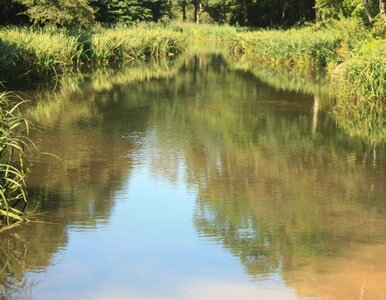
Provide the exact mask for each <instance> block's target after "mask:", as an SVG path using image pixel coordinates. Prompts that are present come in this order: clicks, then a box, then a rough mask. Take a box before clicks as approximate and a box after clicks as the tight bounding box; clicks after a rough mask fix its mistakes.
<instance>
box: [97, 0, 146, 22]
mask: <svg viewBox="0 0 386 300" xmlns="http://www.w3.org/2000/svg"><path fill="white" fill-rule="evenodd" d="M91 6H92V7H93V8H94V9H95V10H96V16H95V19H96V21H98V22H101V23H118V22H122V23H132V22H135V21H148V20H151V11H150V10H149V9H147V8H146V7H145V6H144V5H143V3H142V1H139V0H93V1H92V2H91Z"/></svg>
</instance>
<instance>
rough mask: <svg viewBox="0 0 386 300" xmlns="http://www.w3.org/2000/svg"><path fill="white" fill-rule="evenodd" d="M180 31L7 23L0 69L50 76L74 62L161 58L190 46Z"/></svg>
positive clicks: (10, 74) (11, 74)
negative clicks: (23, 26) (64, 27)
mask: <svg viewBox="0 0 386 300" xmlns="http://www.w3.org/2000/svg"><path fill="white" fill-rule="evenodd" d="M185 48H186V46H185V39H184V36H183V35H182V34H181V33H180V32H176V31H174V30H170V29H166V28H161V27H158V28H148V27H147V26H136V27H130V28H129V27H117V28H114V29H107V28H102V27H100V28H96V29H93V30H75V31H72V30H64V29H63V30H59V29H54V28H45V29H41V28H40V29H31V28H18V27H10V28H1V29H0V72H2V73H3V76H4V74H5V75H6V76H5V77H4V78H0V80H7V79H9V78H10V77H18V76H23V75H30V77H35V78H39V79H41V78H46V77H49V76H52V75H54V74H58V73H61V72H63V71H65V70H67V69H71V68H73V67H74V65H79V64H81V63H83V64H92V63H94V64H95V63H96V64H107V63H116V64H117V63H118V64H121V63H126V62H130V61H133V60H137V61H138V60H146V59H150V58H153V59H160V58H165V57H171V56H174V55H177V54H178V53H180V52H182V51H183V49H185Z"/></svg>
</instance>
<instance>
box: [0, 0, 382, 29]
mask: <svg viewBox="0 0 386 300" xmlns="http://www.w3.org/2000/svg"><path fill="white" fill-rule="evenodd" d="M342 17H346V18H358V19H361V20H364V22H366V23H367V24H368V25H370V24H374V23H377V22H378V23H381V22H386V15H385V1H384V0H299V1H297V0H90V1H88V0H79V1H77V0H45V1H35V0H2V1H1V2H0V24H2V25H5V24H40V25H46V24H55V25H58V26H84V27H87V26H91V25H92V24H94V23H101V24H108V25H110V24H116V23H126V24H129V23H134V22H140V21H153V22H160V21H161V22H167V21H168V20H173V19H180V20H182V21H194V22H196V23H218V24H230V25H235V26H249V27H289V26H294V25H303V24H307V23H309V22H321V21H324V20H329V19H339V18H342Z"/></svg>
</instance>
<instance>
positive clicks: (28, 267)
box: [0, 55, 386, 300]
mask: <svg viewBox="0 0 386 300" xmlns="http://www.w3.org/2000/svg"><path fill="white" fill-rule="evenodd" d="M79 76H80V77H81V78H79ZM304 85H306V83H304ZM322 94H323V93H322ZM328 102H329V101H328V100H326V99H325V97H323V95H319V94H318V93H315V94H312V93H310V92H301V89H300V91H294V89H290V88H289V89H287V90H286V89H285V88H279V87H278V86H273V85H269V84H267V82H266V81H263V80H261V79H259V78H257V77H256V76H255V74H253V73H252V72H249V71H247V70H241V69H236V68H233V67H231V66H230V65H229V64H227V63H226V61H225V60H224V58H223V57H222V56H221V55H196V56H193V57H186V58H184V59H180V61H179V62H178V63H176V64H175V65H174V66H171V67H162V66H158V67H157V66H156V67H149V68H148V69H146V68H144V67H133V68H128V69H127V70H125V71H122V72H113V71H109V70H99V71H95V72H93V73H91V75H90V74H89V75H76V76H75V75H74V76H73V78H69V79H66V81H65V82H64V83H62V87H61V89H60V90H59V91H56V92H42V93H39V95H38V97H36V99H35V101H34V103H33V104H32V105H31V107H30V108H29V109H28V111H27V112H26V115H27V117H28V119H30V120H31V122H32V123H33V124H34V127H35V129H34V130H33V132H32V137H31V138H32V139H33V140H34V142H35V143H36V145H37V147H38V149H39V152H38V153H35V154H34V155H33V156H32V157H31V158H30V161H31V163H32V164H33V165H34V166H33V169H32V173H31V175H30V177H29V181H28V186H29V197H30V199H31V203H30V210H31V211H32V212H31V213H33V214H34V217H33V221H32V222H30V223H28V224H25V225H23V226H20V227H18V228H17V229H15V230H13V231H11V232H9V233H7V234H2V236H1V237H0V250H1V252H2V254H1V257H0V270H1V271H0V299H39V300H41V299H55V300H60V299H82V300H85V299H93V300H94V299H188V300H189V299H222V300H226V299H243V300H245V299H274V300H277V299H330V300H331V299H339V300H346V299H347V300H349V299H350V300H351V299H361V300H363V299H386V296H385V295H386V284H385V283H386V255H385V253H386V185H385V183H386V151H385V147H384V144H376V145H374V144H373V143H369V142H366V140H363V139H361V138H359V137H355V136H351V135H350V134H349V133H348V132H347V131H345V130H344V129H343V127H342V126H340V124H339V123H337V122H336V120H335V119H334V118H333V116H332V114H331V113H329V111H328V108H326V107H328V105H329V104H328Z"/></svg>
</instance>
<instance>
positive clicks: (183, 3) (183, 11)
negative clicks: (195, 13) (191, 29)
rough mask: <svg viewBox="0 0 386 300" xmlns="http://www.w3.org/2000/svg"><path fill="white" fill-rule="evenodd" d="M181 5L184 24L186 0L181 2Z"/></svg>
mask: <svg viewBox="0 0 386 300" xmlns="http://www.w3.org/2000/svg"><path fill="white" fill-rule="evenodd" d="M181 5H182V21H183V22H186V20H187V18H186V0H183V1H182V3H181Z"/></svg>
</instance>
